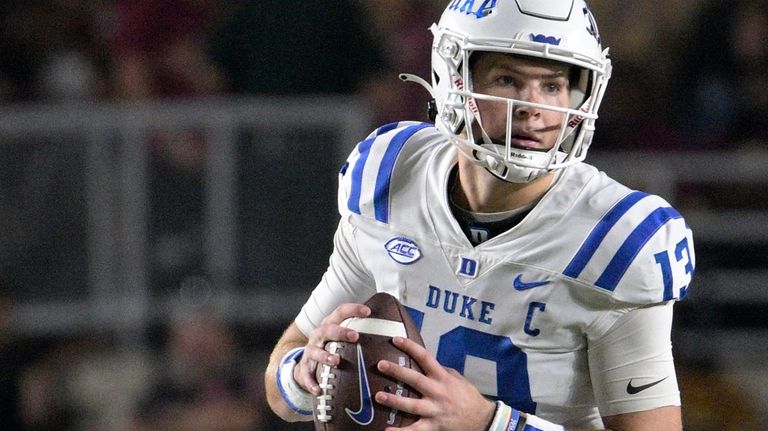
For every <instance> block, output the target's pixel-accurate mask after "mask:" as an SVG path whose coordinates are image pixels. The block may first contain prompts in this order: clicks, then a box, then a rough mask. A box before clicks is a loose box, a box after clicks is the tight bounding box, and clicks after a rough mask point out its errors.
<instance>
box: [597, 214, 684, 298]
mask: <svg viewBox="0 0 768 431" xmlns="http://www.w3.org/2000/svg"><path fill="white" fill-rule="evenodd" d="M681 217H682V216H681V215H680V213H679V212H677V211H676V210H675V209H674V208H671V207H665V208H656V210H654V211H653V212H652V213H650V214H649V215H648V217H646V218H645V220H643V221H642V223H640V224H639V225H637V227H636V228H635V230H633V231H632V233H631V234H629V236H628V237H627V239H626V240H625V241H624V243H623V244H622V245H621V247H619V250H618V251H617V252H616V254H615V255H614V256H613V258H611V261H610V262H609V263H608V266H607V267H606V268H605V271H603V273H602V274H601V275H600V277H599V278H598V279H597V281H596V282H595V285H596V286H598V287H601V288H603V289H606V290H611V291H613V290H614V289H616V285H618V284H619V280H621V277H623V276H624V273H625V272H627V268H629V265H630V264H631V263H632V261H633V260H635V256H637V254H638V253H639V252H640V249H642V248H643V246H644V245H645V243H647V242H648V240H650V239H651V237H652V236H653V235H654V234H655V233H656V231H658V230H659V228H661V227H662V226H664V224H665V223H667V222H668V221H669V220H672V219H677V218H681Z"/></svg>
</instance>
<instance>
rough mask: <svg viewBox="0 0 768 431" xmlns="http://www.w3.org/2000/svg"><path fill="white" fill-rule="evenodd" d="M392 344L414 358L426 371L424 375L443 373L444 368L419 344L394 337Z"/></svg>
mask: <svg viewBox="0 0 768 431" xmlns="http://www.w3.org/2000/svg"><path fill="white" fill-rule="evenodd" d="M392 343H393V344H394V345H395V347H397V348H398V349H400V350H402V351H403V352H405V353H407V354H408V356H410V357H411V358H413V359H414V360H415V361H416V362H417V363H418V364H419V366H420V367H421V369H422V370H423V371H424V374H427V375H432V374H435V373H438V372H441V371H443V366H442V365H440V363H439V362H437V360H436V359H435V358H434V357H433V356H432V354H431V353H429V351H428V350H427V349H426V348H424V346H422V345H420V344H419V343H417V342H415V341H413V340H410V339H408V338H403V337H393V338H392Z"/></svg>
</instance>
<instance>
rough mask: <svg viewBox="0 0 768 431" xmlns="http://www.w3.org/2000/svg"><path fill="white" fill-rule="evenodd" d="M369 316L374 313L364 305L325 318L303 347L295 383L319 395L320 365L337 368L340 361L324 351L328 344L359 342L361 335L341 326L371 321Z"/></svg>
mask: <svg viewBox="0 0 768 431" xmlns="http://www.w3.org/2000/svg"><path fill="white" fill-rule="evenodd" d="M370 314H371V309H370V308H368V307H367V306H365V305H362V304H341V305H339V306H338V307H337V308H336V309H335V310H333V312H332V313H331V314H329V315H328V316H326V317H325V319H323V321H322V322H321V323H320V326H318V327H317V328H315V329H314V330H313V331H312V332H310V333H309V337H308V339H309V340H308V341H307V345H306V346H304V354H303V355H302V357H301V361H299V363H298V364H297V365H296V367H295V368H294V369H293V378H294V379H295V380H296V383H298V384H299V385H300V386H301V387H303V388H304V389H305V390H306V391H308V392H310V393H311V394H313V395H320V394H321V390H320V386H318V383H317V377H316V376H315V372H316V370H317V367H318V365H322V364H327V365H330V366H336V365H338V364H339V361H340V360H341V358H340V357H339V355H336V354H330V353H328V351H326V350H325V348H324V346H325V343H327V342H329V341H346V342H349V343H355V342H357V340H358V338H359V337H360V334H358V333H357V331H355V330H353V329H349V328H344V327H342V326H340V325H341V322H343V321H344V320H346V319H348V318H350V317H368V315H370Z"/></svg>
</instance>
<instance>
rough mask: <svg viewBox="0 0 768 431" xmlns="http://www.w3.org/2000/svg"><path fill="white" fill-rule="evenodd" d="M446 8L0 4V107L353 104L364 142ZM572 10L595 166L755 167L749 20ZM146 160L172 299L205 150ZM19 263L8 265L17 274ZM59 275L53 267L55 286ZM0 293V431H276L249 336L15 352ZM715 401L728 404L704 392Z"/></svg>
mask: <svg viewBox="0 0 768 431" xmlns="http://www.w3.org/2000/svg"><path fill="white" fill-rule="evenodd" d="M445 3H446V1H445V0H330V1H298V2H295V1H294V2H286V1H281V0H259V1H245V0H235V1H222V0H82V1H71V0H27V1H3V2H0V58H2V61H0V105H11V104H35V103H53V104H58V103H97V102H108V103H114V102H117V103H142V102H150V101H175V100H189V99H201V100H206V99H208V98H216V97H239V96H297V95H305V96H313V95H325V94H344V95H356V96H359V97H361V98H362V99H363V100H365V101H366V102H367V104H368V105H369V106H370V109H371V125H370V126H371V127H375V126H377V125H379V124H383V123H386V122H390V121H395V120H402V119H409V120H426V119H427V116H426V104H427V100H428V95H427V94H426V92H425V91H424V90H423V89H421V88H420V87H419V86H416V85H413V84H410V83H402V82H400V81H399V79H398V78H397V75H398V73H400V72H409V73H415V74H417V75H419V76H422V77H425V78H428V77H429V74H430V71H429V62H430V55H429V50H430V44H431V34H430V33H429V31H428V27H429V26H430V25H431V23H432V22H434V20H435V19H436V17H438V16H439V14H440V13H441V11H442V8H443V7H444V6H445ZM591 5H592V8H593V10H594V12H595V15H596V16H597V18H598V22H599V23H600V30H601V35H602V37H603V45H604V46H610V47H611V55H612V58H613V63H614V75H613V77H612V78H611V84H610V85H609V87H608V94H607V95H606V100H605V103H604V104H603V108H602V109H601V120H600V121H599V123H598V124H599V126H598V131H597V134H596V138H595V143H594V145H593V148H594V151H600V150H603V149H606V150H613V149H629V150H644V151H696V150H714V149H729V150H732V149H739V148H744V149H749V150H752V149H758V150H759V149H764V148H763V147H764V146H765V144H766V141H765V136H766V135H768V85H766V82H768V43H766V40H768V2H766V1H764V0H735V1H732V2H718V1H714V0H709V1H707V0H705V1H702V0H672V1H660V0H645V1H632V2H617V1H607V0H593V1H592V2H591ZM147 145H148V147H149V150H150V153H151V156H150V176H151V178H152V184H154V187H153V190H152V191H151V193H150V199H151V201H152V202H151V206H152V211H151V212H150V214H152V217H154V219H153V220H152V221H151V223H150V226H151V230H152V231H151V232H150V235H151V236H152V238H153V240H154V242H155V244H154V246H155V248H154V250H155V251H154V253H156V254H157V255H158V258H157V260H156V262H158V263H157V265H158V266H159V267H160V268H159V269H158V270H157V271H155V274H159V275H157V277H156V278H155V279H154V282H156V283H158V284H168V285H171V286H176V285H177V284H178V279H179V276H178V274H188V273H190V272H194V271H195V270H196V269H199V265H200V262H199V260H200V256H199V255H198V254H196V253H199V250H200V249H201V247H200V244H199V241H200V231H201V229H202V223H203V213H204V209H203V206H204V196H203V192H202V189H203V186H202V184H203V181H204V179H203V170H204V164H205V158H206V154H207V151H208V149H207V143H206V141H205V139H204V137H203V136H202V135H201V134H200V133H199V131H197V130H194V129H192V130H156V131H155V132H154V133H153V134H152V136H150V138H149V140H148V142H147ZM350 145H352V143H350ZM19 157H21V156H19ZM24 157H26V156H24ZM49 157H50V155H49ZM56 160H58V161H59V162H62V161H65V162H67V163H73V160H75V159H73V158H72V157H69V156H66V155H65V156H61V155H59V156H56ZM26 162H27V163H28V164H29V165H30V166H54V165H58V164H56V163H47V162H45V161H38V162H29V161H26ZM67 169H69V168H67ZM17 171H19V172H16V171H14V165H13V164H11V165H10V167H9V168H8V169H6V170H5V173H0V180H2V181H8V182H10V181H11V177H12V176H14V178H15V177H23V176H24V175H25V173H26V171H24V172H21V171H23V170H20V169H17ZM34 174H35V175H36V176H37V179H36V180H35V182H34V184H38V185H39V184H41V182H40V178H39V177H40V172H39V171H38V170H35V172H34ZM49 176H50V181H51V183H55V182H57V180H58V179H60V178H61V177H60V176H59V175H58V172H57V171H55V170H51V172H50V175H49ZM20 190H21V189H20ZM46 190H48V192H46V193H49V194H55V193H56V192H54V191H53V190H55V189H51V188H46ZM10 193H11V192H9V191H8V190H5V191H3V190H0V206H2V207H0V218H3V219H4V220H11V221H12V220H14V219H16V218H18V217H16V216H14V214H11V213H10V212H9V211H12V210H13V209H12V208H10V205H6V204H7V203H9V202H14V203H15V202H21V203H19V205H18V208H22V206H24V205H27V206H29V208H28V209H27V211H29V212H32V213H34V212H35V207H34V203H35V202H34V201H35V197H39V198H40V199H48V198H50V196H48V197H46V196H47V195H46V194H45V193H43V192H40V193H38V192H36V191H34V190H32V191H23V190H22V191H21V192H19V196H14V195H12V194H10ZM22 195H23V196H24V197H25V198H24V199H21V198H20V196H22ZM22 201H23V202H22ZM63 204H69V203H68V202H63ZM14 207H17V205H15V204H14ZM22 209H23V208H22ZM73 211H76V210H73ZM25 229H26V230H25ZM33 229H34V226H33V227H31V228H30V227H25V228H24V229H22V228H18V229H17V228H12V229H9V230H8V232H9V234H8V236H7V238H6V239H4V241H5V242H4V243H0V258H5V257H7V255H5V254H4V253H3V252H4V250H3V244H6V245H7V244H21V243H29V244H36V243H38V241H37V240H36V239H34V238H33V237H29V236H26V237H22V236H19V237H15V236H14V235H17V236H18V235H21V234H20V232H27V233H28V234H29V232H32V230H33ZM65 232H67V231H66V229H61V228H58V227H55V226H54V227H51V228H50V229H49V230H46V231H43V230H41V231H40V234H39V235H38V236H39V237H45V238H46V241H52V240H55V238H56V237H55V235H64V234H65ZM30 238H32V239H30ZM51 238H53V239H51ZM61 241H63V242H66V241H69V239H68V238H67V237H62V238H61ZM34 253H36V250H29V254H27V256H29V257H30V259H33V258H34V257H35V254H34ZM80 256H81V258H82V254H81V255H80ZM33 260H34V259H33ZM17 263H19V264H24V262H23V261H19V262H17ZM62 265H63V266H70V265H72V263H71V262H63V263H62ZM9 268H10V267H8V266H6V263H5V262H2V265H0V270H2V271H3V272H10V274H8V273H6V274H3V275H4V276H9V275H10V278H11V282H10V283H19V282H21V283H23V284H25V285H27V284H29V285H32V284H35V283H34V280H25V279H21V280H19V279H18V277H14V275H16V274H14V273H13V269H9ZM65 273H66V270H64V269H62V279H64V278H65V276H66V274H65ZM59 282H60V283H61V279H60V280H59ZM2 283H3V284H2V287H1V288H0V367H2V369H3V372H2V373H0V429H2V430H41V431H44V430H61V431H67V430H87V431H91V430H118V431H121V430H129V431H149V430H160V431H162V430H198V429H199V430H232V431H235V430H259V429H279V427H278V426H277V425H276V424H275V423H274V418H273V417H272V416H271V413H269V412H268V411H267V410H266V406H265V403H264V402H263V399H262V397H263V394H262V390H261V384H262V383H261V378H262V377H261V373H262V372H263V369H262V368H261V367H262V366H264V365H265V360H266V358H265V357H264V355H263V348H265V347H268V346H269V345H270V344H271V341H272V340H271V339H264V337H263V336H262V335H263V334H260V333H259V332H258V328H255V329H254V328H237V327H234V326H233V325H230V324H228V322H226V321H225V320H224V319H222V318H221V317H220V316H217V315H216V314H215V313H207V312H204V311H201V310H198V309H195V310H184V311H183V312H180V313H178V315H174V316H171V317H169V318H168V320H167V321H164V322H159V323H158V324H157V325H156V327H153V328H152V330H151V331H150V333H148V334H144V335H143V337H145V339H143V340H141V342H140V343H137V344H136V345H137V346H141V348H136V349H126V348H125V346H126V344H125V343H117V342H116V341H115V340H114V334H93V333H87V334H71V336H69V337H65V338H61V337H50V338H46V337H41V338H35V339H24V338H20V337H17V336H15V334H14V332H13V328H12V327H10V326H9V323H8V322H9V316H10V315H11V312H12V309H13V305H14V300H15V298H14V292H17V291H18V290H19V289H26V288H27V286H13V285H9V284H8V283H7V282H5V281H4V282H2ZM41 283H42V282H41ZM39 285H41V286H45V285H44V284H39ZM29 288H31V289H33V288H34V286H30V287H29ZM702 373H703V374H695V373H691V374H686V375H685V376H684V379H682V380H681V384H682V385H683V386H685V385H691V386H698V385H702V384H703V385H708V384H709V383H707V382H709V380H708V379H711V375H712V373H705V372H704V371H702ZM718 384H725V383H723V382H722V381H719V383H718ZM732 392H737V391H732V390H731V389H723V391H722V393H723V394H731V393H732ZM733 398H734V400H732V401H730V405H733V406H739V407H740V408H741V409H742V410H743V412H742V417H744V418H749V415H750V414H752V413H751V410H750V409H749V408H748V406H749V400H742V399H739V398H738V394H737V393H734V394H733ZM694 402H696V403H699V404H700V405H701V406H702V407H701V408H700V409H696V410H695V412H699V413H700V412H704V411H712V412H715V411H717V410H718V409H720V408H721V407H720V405H718V404H719V403H722V402H723V399H718V400H714V399H707V398H706V397H703V398H701V399H696V400H694ZM710 404H711V406H710ZM688 423H689V424H692V425H690V428H691V429H696V430H700V431H706V430H709V429H713V430H714V429H737V428H728V426H727V424H725V423H722V424H721V423H720V422H718V420H717V418H714V417H712V416H707V417H699V416H691V417H690V418H688ZM737 425H738V424H737ZM741 425H743V424H741ZM708 427H711V428H708ZM738 429H750V428H748V427H743V428H738Z"/></svg>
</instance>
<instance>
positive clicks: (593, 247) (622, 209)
mask: <svg viewBox="0 0 768 431" xmlns="http://www.w3.org/2000/svg"><path fill="white" fill-rule="evenodd" d="M646 196H648V195H647V194H646V193H643V192H632V193H630V194H628V195H627V196H625V197H624V199H622V200H621V201H619V203H617V204H616V205H615V206H614V207H613V208H611V210H610V211H608V213H606V214H605V215H604V216H603V218H602V219H601V220H600V221H599V222H598V223H597V226H595V228H594V229H592V232H590V233H589V236H587V240H586V241H584V244H582V245H581V248H579V251H578V252H576V255H575V256H574V257H573V259H571V262H570V263H569V264H568V266H567V267H565V270H564V271H563V274H564V275H566V276H568V277H572V278H576V277H578V276H579V275H580V274H581V271H583V270H584V268H585V267H586V266H587V263H589V260H590V259H592V256H594V254H595V252H596V251H597V249H598V247H600V243H602V242H603V239H605V236H606V235H608V232H609V231H610V230H611V228H612V227H613V226H614V225H615V224H616V223H617V222H618V221H619V219H620V218H621V216H623V215H624V214H626V212H627V211H629V209H630V208H632V207H633V206H634V205H635V204H636V203H637V202H639V201H640V199H643V198H644V197H646Z"/></svg>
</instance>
